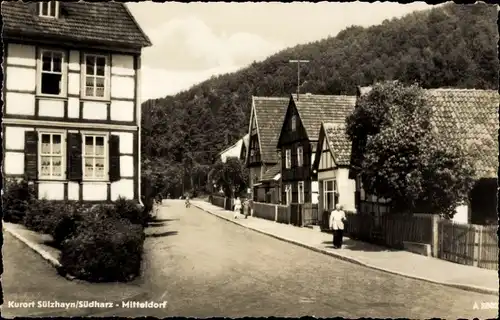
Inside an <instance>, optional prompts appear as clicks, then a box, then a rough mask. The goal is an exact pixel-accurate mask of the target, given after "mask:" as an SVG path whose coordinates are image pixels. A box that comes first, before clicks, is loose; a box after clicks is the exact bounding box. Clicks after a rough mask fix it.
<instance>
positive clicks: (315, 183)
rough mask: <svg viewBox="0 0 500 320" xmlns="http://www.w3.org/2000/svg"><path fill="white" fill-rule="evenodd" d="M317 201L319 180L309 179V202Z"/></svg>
mask: <svg viewBox="0 0 500 320" xmlns="http://www.w3.org/2000/svg"><path fill="white" fill-rule="evenodd" d="M318 202H319V181H311V203H312V204H317V203H318Z"/></svg>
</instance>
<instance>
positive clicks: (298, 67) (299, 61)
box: [288, 60, 309, 101]
mask: <svg viewBox="0 0 500 320" xmlns="http://www.w3.org/2000/svg"><path fill="white" fill-rule="evenodd" d="M288 62H289V63H296V64H297V101H298V100H299V92H300V64H301V63H309V60H289V61H288Z"/></svg>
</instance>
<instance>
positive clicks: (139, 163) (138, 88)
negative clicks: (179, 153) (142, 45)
mask: <svg viewBox="0 0 500 320" xmlns="http://www.w3.org/2000/svg"><path fill="white" fill-rule="evenodd" d="M141 52H142V50H141ZM136 61H137V66H136V67H137V68H136V70H135V72H136V78H137V83H136V88H135V90H136V93H135V95H136V100H135V103H136V104H137V110H136V114H137V115H136V118H137V144H138V146H137V153H138V155H137V197H138V198H139V204H140V205H141V206H144V203H142V195H141V176H142V175H141V122H142V120H141V116H142V112H141V109H142V105H141V103H140V101H141V99H140V95H141V94H140V87H141V55H140V54H139V55H137V57H136Z"/></svg>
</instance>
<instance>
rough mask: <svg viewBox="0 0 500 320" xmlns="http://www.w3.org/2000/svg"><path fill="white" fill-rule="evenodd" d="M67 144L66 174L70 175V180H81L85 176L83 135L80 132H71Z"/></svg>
mask: <svg viewBox="0 0 500 320" xmlns="http://www.w3.org/2000/svg"><path fill="white" fill-rule="evenodd" d="M66 145H67V148H66V150H67V158H66V159H67V160H66V163H67V165H66V174H67V176H68V180H71V181H81V180H82V176H83V172H82V170H83V168H82V166H83V163H82V135H81V134H79V133H72V132H69V133H68V138H67V143H66Z"/></svg>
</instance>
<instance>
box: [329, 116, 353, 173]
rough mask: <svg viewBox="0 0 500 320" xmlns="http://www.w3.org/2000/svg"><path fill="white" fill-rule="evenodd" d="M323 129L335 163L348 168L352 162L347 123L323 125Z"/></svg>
mask: <svg viewBox="0 0 500 320" xmlns="http://www.w3.org/2000/svg"><path fill="white" fill-rule="evenodd" d="M323 129H324V130H325V137H326V139H327V143H328V147H329V148H330V152H331V153H332V155H333V158H334V160H335V163H336V164H337V165H339V166H348V165H349V163H350V160H351V140H349V137H348V136H347V134H346V131H345V130H346V126H345V123H344V122H342V123H340V122H339V123H323Z"/></svg>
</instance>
